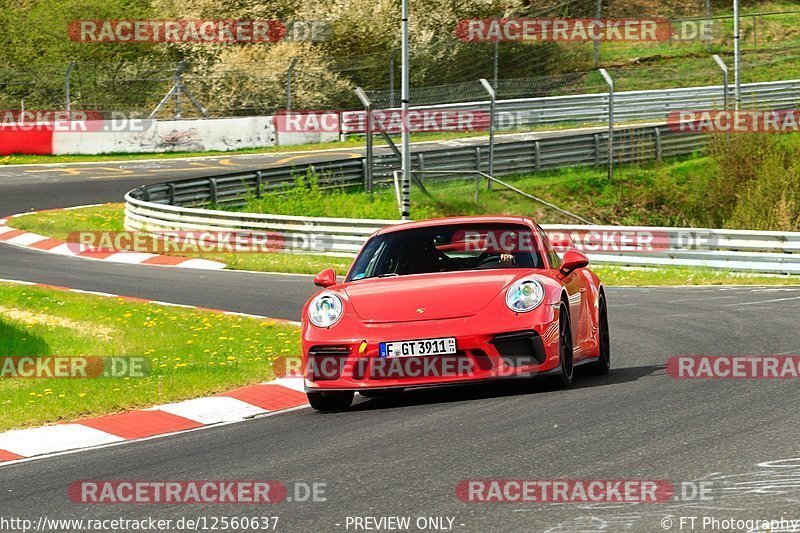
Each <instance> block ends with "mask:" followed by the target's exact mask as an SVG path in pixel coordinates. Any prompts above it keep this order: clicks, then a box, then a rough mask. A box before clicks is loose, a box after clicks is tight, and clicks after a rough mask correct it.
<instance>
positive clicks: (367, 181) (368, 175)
mask: <svg viewBox="0 0 800 533" xmlns="http://www.w3.org/2000/svg"><path fill="white" fill-rule="evenodd" d="M356 96H358V99H359V100H360V101H361V104H362V105H363V106H364V111H365V113H366V117H364V118H365V121H364V124H365V128H366V131H365V132H364V134H365V135H364V139H365V143H366V146H365V150H366V157H365V159H366V164H367V168H366V172H365V173H364V189H365V190H366V191H367V192H368V193H371V192H372V167H373V154H372V151H373V150H372V141H373V137H372V130H373V124H372V101H371V100H370V99H369V97H368V96H367V93H365V92H364V89H362V88H361V87H356Z"/></svg>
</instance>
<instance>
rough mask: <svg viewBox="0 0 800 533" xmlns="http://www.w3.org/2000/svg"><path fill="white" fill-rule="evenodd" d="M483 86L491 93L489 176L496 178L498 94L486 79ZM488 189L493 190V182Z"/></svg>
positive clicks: (487, 185)
mask: <svg viewBox="0 0 800 533" xmlns="http://www.w3.org/2000/svg"><path fill="white" fill-rule="evenodd" d="M480 81H481V85H483V88H484V89H485V90H486V92H487V93H489V172H488V174H489V175H490V176H492V177H494V106H495V100H496V98H497V94H496V93H495V90H494V88H493V87H492V85H491V84H490V83H489V82H488V81H486V78H481V80H480ZM486 188H487V189H491V188H492V182H491V180H490V181H489V182H488V183H487V184H486Z"/></svg>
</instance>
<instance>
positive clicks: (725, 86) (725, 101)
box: [711, 54, 728, 111]
mask: <svg viewBox="0 0 800 533" xmlns="http://www.w3.org/2000/svg"><path fill="white" fill-rule="evenodd" d="M711 57H712V58H713V59H714V61H716V63H717V65H718V66H719V68H720V70H722V98H723V105H724V106H725V107H724V109H725V111H727V110H728V65H726V64H725V62H724V61H723V60H722V58H721V57H719V56H718V55H717V54H714V55H713V56H711Z"/></svg>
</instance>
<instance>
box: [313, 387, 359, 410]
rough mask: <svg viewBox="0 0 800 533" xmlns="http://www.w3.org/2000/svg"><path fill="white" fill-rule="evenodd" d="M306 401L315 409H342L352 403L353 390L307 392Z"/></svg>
mask: <svg viewBox="0 0 800 533" xmlns="http://www.w3.org/2000/svg"><path fill="white" fill-rule="evenodd" d="M306 396H307V397H308V403H309V404H311V407H312V408H314V409H316V410H317V411H322V412H327V411H344V410H345V409H347V408H348V407H350V405H351V404H352V403H353V396H354V393H353V391H344V392H341V391H331V392H307V393H306Z"/></svg>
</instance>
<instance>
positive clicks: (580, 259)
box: [559, 250, 589, 276]
mask: <svg viewBox="0 0 800 533" xmlns="http://www.w3.org/2000/svg"><path fill="white" fill-rule="evenodd" d="M588 264H589V258H588V257H586V256H585V255H584V254H583V253H582V252H579V251H578V250H567V252H566V253H565V254H564V260H563V261H562V262H561V268H560V269H559V271H560V272H561V273H562V274H564V275H565V276H566V275H567V274H569V273H570V272H572V271H573V270H577V269H579V268H583V267H585V266H587V265H588Z"/></svg>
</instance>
